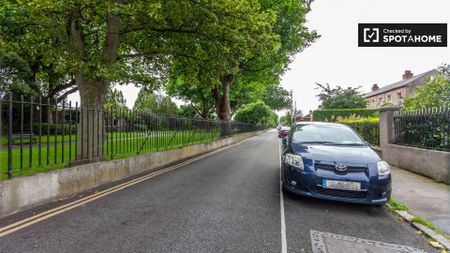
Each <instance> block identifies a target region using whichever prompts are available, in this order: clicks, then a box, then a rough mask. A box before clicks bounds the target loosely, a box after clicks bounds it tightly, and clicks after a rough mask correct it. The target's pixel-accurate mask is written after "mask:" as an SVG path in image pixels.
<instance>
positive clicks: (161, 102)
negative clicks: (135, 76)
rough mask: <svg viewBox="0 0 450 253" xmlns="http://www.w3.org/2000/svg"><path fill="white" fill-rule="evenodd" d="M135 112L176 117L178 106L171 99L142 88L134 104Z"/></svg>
mask: <svg viewBox="0 0 450 253" xmlns="http://www.w3.org/2000/svg"><path fill="white" fill-rule="evenodd" d="M133 110H136V111H140V112H152V113H158V114H164V115H175V114H177V113H178V106H177V105H176V104H175V103H174V102H173V101H172V100H171V99H170V97H169V96H165V95H163V94H158V93H155V92H153V91H152V90H149V89H146V88H142V89H141V90H140V91H139V94H138V97H137V99H136V101H135V103H134V107H133Z"/></svg>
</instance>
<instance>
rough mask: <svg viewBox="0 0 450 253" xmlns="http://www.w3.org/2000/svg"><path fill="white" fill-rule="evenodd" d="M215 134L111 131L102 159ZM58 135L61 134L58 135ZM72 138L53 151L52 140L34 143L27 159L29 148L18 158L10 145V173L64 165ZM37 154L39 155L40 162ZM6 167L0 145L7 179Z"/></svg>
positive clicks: (0, 175)
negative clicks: (48, 145)
mask: <svg viewBox="0 0 450 253" xmlns="http://www.w3.org/2000/svg"><path fill="white" fill-rule="evenodd" d="M219 135H220V134H219V131H218V130H217V131H214V132H199V131H198V132H194V131H192V130H189V131H178V132H175V131H158V132H156V131H155V132H151V135H150V137H149V138H146V134H145V133H128V134H125V133H112V134H110V135H109V136H108V141H105V143H104V144H103V151H104V156H105V159H107V160H110V159H117V158H123V157H127V156H133V155H137V154H138V151H139V153H140V154H142V153H146V152H155V151H160V150H167V149H174V148H179V147H183V146H187V145H192V144H197V143H202V142H209V141H212V140H216V139H218V138H219ZM60 137H61V138H62V136H60ZM65 137H68V136H65ZM45 138H46V137H45ZM61 138H59V139H61ZM72 138H73V136H72ZM72 140H73V143H72V144H69V143H68V139H67V143H65V146H64V151H63V150H62V146H61V144H58V145H57V146H56V151H55V146H54V144H53V145H50V147H49V148H48V149H47V146H46V144H45V145H44V144H43V145H42V147H41V150H40V151H39V148H38V147H37V146H34V147H33V148H32V149H31V163H30V149H29V147H28V146H24V148H23V156H22V161H21V159H20V158H21V155H20V149H19V148H15V149H13V151H12V168H13V177H17V176H23V175H27V174H34V173H37V172H43V171H48V170H53V169H58V168H62V167H66V166H68V165H69V157H71V158H72V161H73V160H74V159H75V156H76V155H75V152H76V151H75V147H76V144H75V143H74V141H75V138H73V139H72ZM65 141H66V140H65ZM111 151H112V152H111ZM69 152H71V153H69ZM39 156H40V157H41V160H40V162H39ZM47 157H48V162H47ZM63 157H64V161H63ZM21 164H22V166H21ZM7 171H8V150H5V149H4V150H1V151H0V180H4V179H7Z"/></svg>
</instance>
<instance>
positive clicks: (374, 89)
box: [372, 83, 379, 91]
mask: <svg viewBox="0 0 450 253" xmlns="http://www.w3.org/2000/svg"><path fill="white" fill-rule="evenodd" d="M378 89H379V87H378V84H376V83H374V84H373V85H372V91H376V90H378Z"/></svg>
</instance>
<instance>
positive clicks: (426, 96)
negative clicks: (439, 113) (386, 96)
mask: <svg viewBox="0 0 450 253" xmlns="http://www.w3.org/2000/svg"><path fill="white" fill-rule="evenodd" d="M439 71H440V72H441V74H440V75H438V76H436V77H434V78H430V79H429V80H428V81H427V82H426V83H425V85H424V86H423V87H417V88H416V89H414V93H415V95H414V96H413V97H407V98H405V101H404V104H403V105H404V110H420V109H427V108H436V107H437V108H439V107H446V106H447V107H448V106H450V65H448V64H445V65H443V66H441V67H439Z"/></svg>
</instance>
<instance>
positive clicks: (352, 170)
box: [314, 163, 367, 174]
mask: <svg viewBox="0 0 450 253" xmlns="http://www.w3.org/2000/svg"><path fill="white" fill-rule="evenodd" d="M314 168H315V169H316V170H328V171H334V172H335V173H337V174H347V173H358V172H364V173H365V172H367V167H359V166H347V171H344V172H340V171H336V168H335V167H334V165H333V164H323V163H316V164H314Z"/></svg>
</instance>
